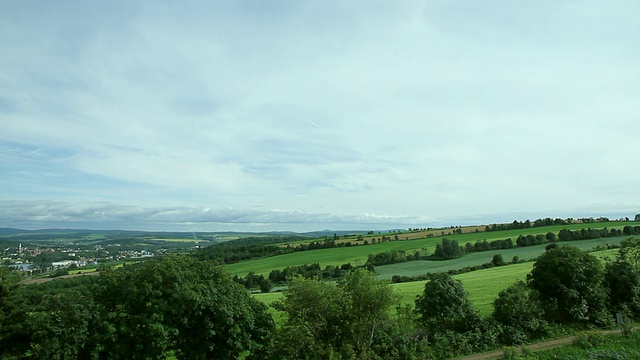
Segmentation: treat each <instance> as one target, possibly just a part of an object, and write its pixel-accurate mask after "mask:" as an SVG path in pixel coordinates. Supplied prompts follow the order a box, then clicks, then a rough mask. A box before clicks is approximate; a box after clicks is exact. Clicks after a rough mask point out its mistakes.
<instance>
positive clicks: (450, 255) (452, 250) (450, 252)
mask: <svg viewBox="0 0 640 360" xmlns="http://www.w3.org/2000/svg"><path fill="white" fill-rule="evenodd" d="M463 255H464V247H462V246H460V245H459V244H458V241H456V240H451V239H448V238H444V239H442V243H440V244H437V245H436V250H435V251H434V252H433V257H435V258H438V259H443V260H448V259H455V258H459V257H461V256H463Z"/></svg>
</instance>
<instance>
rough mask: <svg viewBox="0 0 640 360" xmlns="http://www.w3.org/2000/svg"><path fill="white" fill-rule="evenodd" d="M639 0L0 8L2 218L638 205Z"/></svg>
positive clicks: (38, 220) (306, 218) (351, 221)
mask: <svg viewBox="0 0 640 360" xmlns="http://www.w3.org/2000/svg"><path fill="white" fill-rule="evenodd" d="M638 14H640V2H638V1H636V0H629V1H562V0H550V1H513V0H503V1H483V2H478V1H475V0H468V1H455V0H454V1H448V0H447V1H445V0H440V1H417V0H414V1H409V0H408V1H397V2H393V1H370V0H367V1H259V0H254V1H204V0H203V1H180V2H177V1H157V0H154V1H129V0H125V1H37V0H35V1H3V2H1V3H0V54H2V55H0V227H18V228H45V227H60V228H68V227H72V228H118V229H143V230H151V229H161V230H211V231H217V230H249V231H265V230H294V231H304V230H320V229H326V228H329V229H351V230H355V229H362V230H367V229H388V228H398V227H399V228H402V227H418V226H419V227H427V226H443V225H459V224H479V223H490V222H504V221H512V220H514V219H519V220H524V219H527V218H531V219H532V220H533V219H535V218H538V217H547V216H550V217H582V216H609V217H619V216H630V217H632V216H633V215H634V214H636V213H638V212H640V191H638V189H639V184H640V166H638V159H640V144H639V138H638V136H639V135H640V100H639V97H640V43H639V42H638V39H639V38H640V22H639V21H638Z"/></svg>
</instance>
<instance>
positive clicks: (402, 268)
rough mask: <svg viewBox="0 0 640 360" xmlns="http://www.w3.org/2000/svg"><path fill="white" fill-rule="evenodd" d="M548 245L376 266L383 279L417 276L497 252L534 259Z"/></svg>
mask: <svg viewBox="0 0 640 360" xmlns="http://www.w3.org/2000/svg"><path fill="white" fill-rule="evenodd" d="M626 238H627V236H624V237H616V238H607V239H593V240H581V241H567V242H557V243H556V244H558V246H563V245H572V246H575V247H577V248H579V249H581V250H585V251H586V250H591V249H593V248H595V247H597V246H604V245H607V244H609V245H614V244H615V245H617V244H619V243H620V242H621V241H622V240H624V239H626ZM547 245H548V244H543V245H534V246H527V247H517V248H513V249H505V250H491V251H483V252H477V253H471V254H467V255H465V256H463V257H461V258H458V259H453V260H444V261H434V260H415V261H408V262H404V263H398V264H390V265H383V266H376V272H378V273H379V274H380V278H381V279H391V277H392V276H393V275H400V276H417V275H423V274H427V273H430V272H445V271H449V270H457V269H461V268H463V267H466V266H476V265H481V264H484V263H487V262H491V260H492V259H493V256H494V255H495V254H500V255H502V258H503V259H504V261H505V262H509V261H511V259H513V257H514V256H518V257H519V258H520V260H533V259H535V258H537V257H538V256H540V254H542V253H544V251H545V247H546V246H547Z"/></svg>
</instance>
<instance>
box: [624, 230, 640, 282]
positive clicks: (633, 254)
mask: <svg viewBox="0 0 640 360" xmlns="http://www.w3.org/2000/svg"><path fill="white" fill-rule="evenodd" d="M619 256H620V257H621V258H622V259H623V260H625V261H628V262H629V263H630V264H631V266H632V267H633V270H634V271H635V272H637V273H638V272H640V238H635V237H630V238H628V239H625V240H622V242H621V243H620V251H619Z"/></svg>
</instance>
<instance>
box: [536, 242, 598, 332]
mask: <svg viewBox="0 0 640 360" xmlns="http://www.w3.org/2000/svg"><path fill="white" fill-rule="evenodd" d="M603 276H604V272H603V269H602V264H601V263H600V261H599V260H598V259H597V258H596V257H594V256H593V255H590V254H588V253H585V252H583V251H581V250H580V249H578V248H576V247H574V246H563V247H559V248H554V249H550V250H548V251H547V252H545V253H544V254H542V255H541V256H540V257H538V259H537V260H536V262H535V263H534V265H533V270H532V271H531V273H530V274H529V275H528V276H527V282H528V285H529V287H531V288H532V289H533V290H535V291H537V292H538V293H539V294H540V302H541V305H542V308H543V310H544V312H545V318H546V319H547V320H548V321H550V322H558V323H573V322H591V323H598V322H601V321H604V314H605V311H604V310H605V300H606V292H605V290H604V288H603V287H602V281H603Z"/></svg>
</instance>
